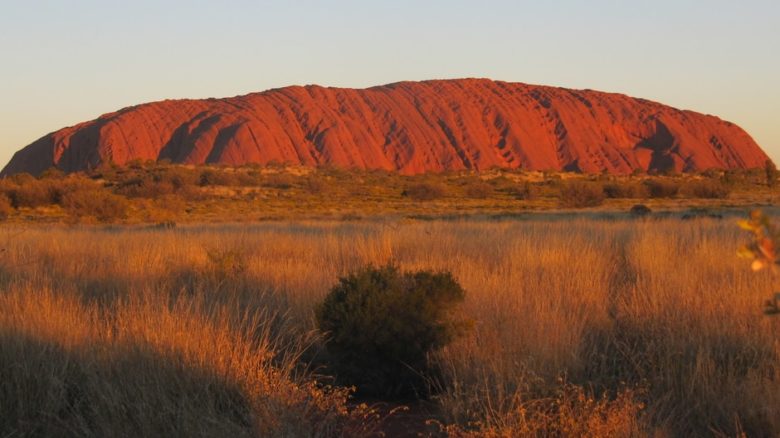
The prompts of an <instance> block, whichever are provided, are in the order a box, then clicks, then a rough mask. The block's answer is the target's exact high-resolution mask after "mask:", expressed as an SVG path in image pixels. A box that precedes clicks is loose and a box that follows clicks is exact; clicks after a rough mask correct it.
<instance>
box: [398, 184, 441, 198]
mask: <svg viewBox="0 0 780 438" xmlns="http://www.w3.org/2000/svg"><path fill="white" fill-rule="evenodd" d="M446 194H447V188H446V187H445V186H444V185H443V184H439V183H433V182H421V183H416V184H411V185H409V186H408V187H406V189H404V191H403V192H402V193H401V196H404V197H407V198H410V199H414V200H415V201H432V200H434V199H440V198H443V197H444V196H446Z"/></svg>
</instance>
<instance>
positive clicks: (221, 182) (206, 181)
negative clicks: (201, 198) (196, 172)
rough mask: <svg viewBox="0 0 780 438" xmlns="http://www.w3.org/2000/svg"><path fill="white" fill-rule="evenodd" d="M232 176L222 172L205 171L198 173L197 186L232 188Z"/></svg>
mask: <svg viewBox="0 0 780 438" xmlns="http://www.w3.org/2000/svg"><path fill="white" fill-rule="evenodd" d="M235 183H236V179H235V177H234V175H232V174H230V173H228V172H225V171H223V170H216V169H205V170H203V171H202V172H201V173H200V177H199V178H198V184H199V185H200V186H204V187H205V186H232V185H235Z"/></svg>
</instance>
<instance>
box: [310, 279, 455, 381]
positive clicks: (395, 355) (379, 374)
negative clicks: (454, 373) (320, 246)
mask: <svg viewBox="0 0 780 438" xmlns="http://www.w3.org/2000/svg"><path fill="white" fill-rule="evenodd" d="M464 295H465V293H464V291H463V289H462V288H461V286H460V285H459V284H458V282H457V281H455V279H454V278H453V277H452V275H451V274H450V273H449V272H439V273H435V272H431V271H418V272H404V273H402V272H400V271H399V270H398V268H397V267H395V266H392V265H388V266H384V267H380V268H375V267H367V268H364V269H361V270H358V271H357V272H353V273H351V274H349V275H348V276H346V277H343V278H340V279H339V282H338V284H336V285H335V286H334V287H333V288H332V289H331V291H330V293H329V294H328V295H327V297H326V298H325V301H324V302H323V303H322V304H321V305H320V307H319V308H318V310H317V323H318V326H319V328H320V330H322V331H323V332H325V333H327V335H328V340H327V349H328V352H329V353H330V354H331V355H332V357H333V368H334V371H335V372H336V373H337V379H338V380H340V381H341V382H342V383H345V384H349V385H355V386H356V387H357V388H358V390H359V391H360V392H362V393H366V394H373V395H385V396H388V395H389V396H399V395H405V396H408V395H418V396H419V395H423V394H425V393H426V379H428V378H431V377H432V375H433V374H434V370H433V368H432V367H431V366H429V363H428V360H427V359H428V357H427V356H428V354H429V353H430V352H433V351H435V350H437V349H439V348H441V347H443V346H445V345H446V344H448V343H449V342H450V341H452V340H453V339H454V338H456V337H457V336H458V335H460V334H461V333H463V331H464V329H465V328H466V327H467V325H468V324H467V322H466V321H465V320H460V319H458V318H456V317H455V316H454V310H455V308H456V306H457V305H458V304H459V303H461V302H462V301H463V299H464Z"/></svg>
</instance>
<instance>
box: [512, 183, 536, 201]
mask: <svg viewBox="0 0 780 438" xmlns="http://www.w3.org/2000/svg"><path fill="white" fill-rule="evenodd" d="M538 192H539V190H538V189H537V188H536V186H535V185H533V184H531V183H530V182H528V181H523V182H521V183H517V184H514V185H513V186H512V187H511V188H510V189H509V193H510V194H511V195H512V197H514V198H515V199H520V200H529V199H534V198H536V197H537V196H538V194H539V193H538Z"/></svg>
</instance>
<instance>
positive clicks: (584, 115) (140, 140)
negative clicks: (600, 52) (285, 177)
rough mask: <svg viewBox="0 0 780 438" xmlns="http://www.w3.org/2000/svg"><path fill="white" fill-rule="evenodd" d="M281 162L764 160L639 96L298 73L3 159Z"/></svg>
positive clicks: (742, 135) (450, 164)
mask: <svg viewBox="0 0 780 438" xmlns="http://www.w3.org/2000/svg"><path fill="white" fill-rule="evenodd" d="M136 159H140V160H163V159H168V160H170V161H172V162H175V163H185V164H202V163H222V164H228V165H241V164H247V163H260V164H264V163H269V162H278V163H284V162H289V163H292V164H303V165H308V166H317V165H323V164H328V165H334V166H338V167H347V168H361V169H386V170H397V171H400V172H402V173H406V174H414V173H422V172H430V171H433V172H436V171H445V170H462V169H475V170H484V169H489V168H493V167H500V168H523V169H529V170H568V171H582V172H601V171H608V172H612V173H629V172H632V171H633V170H635V169H641V170H645V171H648V170H658V171H667V170H674V171H697V170H704V169H708V168H724V169H729V168H752V167H759V166H762V165H763V164H764V162H765V160H766V159H767V155H766V154H765V153H764V152H763V151H762V150H761V148H760V147H759V146H758V145H757V144H756V142H755V141H753V139H752V138H751V137H750V136H749V135H748V134H747V133H746V132H745V131H744V130H742V129H741V128H740V127H738V126H736V125H734V124H733V123H730V122H726V121H723V120H721V119H719V118H717V117H714V116H710V115H704V114H699V113H696V112H692V111H683V110H678V109H675V108H671V107H669V106H665V105H662V104H659V103H655V102H651V101H648V100H644V99H636V98H632V97H629V96H625V95H622V94H613V93H604V92H599V91H592V90H570V89H564V88H554V87H546V86H536V85H526V84H521V83H507V82H498V81H491V80H487V79H460V80H435V81H423V82H399V83H395V84H389V85H383V86H378V87H373V88H367V89H346V88H324V87H320V86H305V87H299V86H293V87H286V88H280V89H274V90H269V91H265V92H261V93H254V94H248V95H245V96H238V97H231V98H224V99H202V100H166V101H161V102H153V103H147V104H142V105H138V106H133V107H129V108H125V109H122V110H119V111H117V112H114V113H110V114H105V115H103V116H100V117H99V118H97V119H96V120H92V121H89V122H85V123H81V124H78V125H76V126H72V127H68V128H64V129H61V130H59V131H56V132H53V133H51V134H48V135H46V136H44V137H42V138H41V139H39V140H37V141H36V142H34V143H32V144H31V145H29V146H27V147H25V148H24V149H22V150H20V151H19V152H17V153H16V154H15V155H14V157H13V159H12V160H11V162H10V163H9V164H8V165H7V166H6V167H5V169H3V172H2V173H3V174H4V175H9V174H13V173H18V172H29V173H33V174H38V173H41V172H43V171H44V170H46V169H48V168H50V167H52V166H55V167H57V168H59V169H61V170H64V171H68V172H72V171H79V170H86V169H90V168H94V167H97V166H99V165H101V164H102V163H108V162H113V163H116V164H119V165H122V164H124V163H127V162H128V161H131V160H136Z"/></svg>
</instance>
